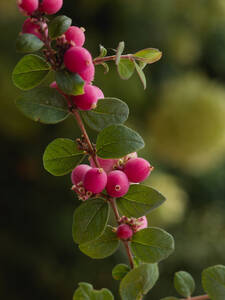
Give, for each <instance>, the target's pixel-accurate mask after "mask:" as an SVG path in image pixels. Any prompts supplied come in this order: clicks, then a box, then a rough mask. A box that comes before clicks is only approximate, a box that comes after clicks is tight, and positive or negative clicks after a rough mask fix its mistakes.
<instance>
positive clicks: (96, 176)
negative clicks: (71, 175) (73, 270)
mask: <svg viewBox="0 0 225 300" xmlns="http://www.w3.org/2000/svg"><path fill="white" fill-rule="evenodd" d="M106 183H107V175H106V172H105V171H104V170H103V169H101V168H100V169H99V168H91V169H90V170H88V171H87V173H86V174H85V176H84V187H85V189H86V190H87V191H90V192H92V193H94V194H98V193H101V192H102V191H103V190H104V188H105V186H106Z"/></svg>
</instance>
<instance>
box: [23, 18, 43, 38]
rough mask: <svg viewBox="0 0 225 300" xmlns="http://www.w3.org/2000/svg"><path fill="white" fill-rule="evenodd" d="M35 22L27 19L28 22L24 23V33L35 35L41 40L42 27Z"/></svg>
mask: <svg viewBox="0 0 225 300" xmlns="http://www.w3.org/2000/svg"><path fill="white" fill-rule="evenodd" d="M35 21H36V19H30V18H28V19H26V21H25V22H24V23H23V27H22V33H29V34H34V35H36V37H38V38H39V39H40V40H41V39H42V35H41V32H40V26H39V25H38V24H35V23H34V22H35Z"/></svg>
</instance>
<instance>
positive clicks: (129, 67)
mask: <svg viewBox="0 0 225 300" xmlns="http://www.w3.org/2000/svg"><path fill="white" fill-rule="evenodd" d="M134 70H135V65H134V62H133V61H132V60H130V59H124V58H122V59H120V62H119V64H118V65H117V71H118V73H119V76H120V78H121V79H124V80H127V79H129V78H130V77H131V76H132V75H133V73H134Z"/></svg>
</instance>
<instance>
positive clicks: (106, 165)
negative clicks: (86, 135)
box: [89, 157, 117, 173]
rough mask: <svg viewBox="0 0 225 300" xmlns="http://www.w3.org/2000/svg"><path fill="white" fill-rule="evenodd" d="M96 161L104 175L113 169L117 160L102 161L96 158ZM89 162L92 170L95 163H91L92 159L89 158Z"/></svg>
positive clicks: (102, 159)
mask: <svg viewBox="0 0 225 300" xmlns="http://www.w3.org/2000/svg"><path fill="white" fill-rule="evenodd" d="M97 159H98V162H99V164H100V166H101V168H103V169H104V171H105V172H106V173H109V172H111V171H112V170H113V168H114V165H115V164H116V163H117V159H104V158H100V157H97ZM89 160H90V165H91V166H92V167H93V168H94V167H95V163H94V161H93V158H92V157H91V158H90V159H89Z"/></svg>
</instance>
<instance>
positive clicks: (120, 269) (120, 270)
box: [112, 264, 130, 280]
mask: <svg viewBox="0 0 225 300" xmlns="http://www.w3.org/2000/svg"><path fill="white" fill-rule="evenodd" d="M128 272H130V268H129V267H128V265H125V264H119V265H116V266H115V267H114V268H113V270H112V277H113V278H114V279H115V280H121V279H123V277H124V276H125V275H126V274H127V273H128Z"/></svg>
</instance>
